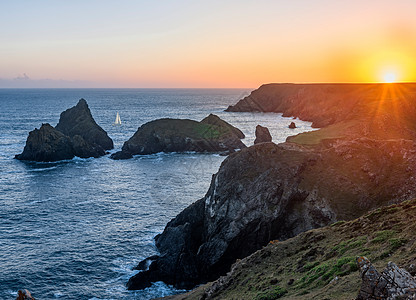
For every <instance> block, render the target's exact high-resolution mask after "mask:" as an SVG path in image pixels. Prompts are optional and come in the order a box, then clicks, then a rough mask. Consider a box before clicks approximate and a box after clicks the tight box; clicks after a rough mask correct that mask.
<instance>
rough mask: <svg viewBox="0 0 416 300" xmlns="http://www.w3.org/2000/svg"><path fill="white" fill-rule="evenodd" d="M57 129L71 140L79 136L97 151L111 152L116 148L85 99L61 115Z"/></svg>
mask: <svg viewBox="0 0 416 300" xmlns="http://www.w3.org/2000/svg"><path fill="white" fill-rule="evenodd" d="M56 129H57V130H59V131H61V132H62V133H63V134H65V135H67V136H69V137H71V138H73V137H75V136H77V135H78V136H79V137H82V139H84V140H85V142H86V143H87V144H89V145H91V146H92V147H94V148H96V149H97V148H99V147H100V148H102V149H103V150H109V149H113V147H114V145H113V140H112V139H111V138H110V137H109V136H108V135H107V133H106V132H105V131H104V129H102V128H101V127H100V126H99V125H98V124H97V123H96V122H95V120H94V118H93V117H92V115H91V111H90V109H89V107H88V104H87V101H85V99H80V100H79V101H78V104H77V105H76V106H74V107H72V108H70V109H67V110H66V111H64V112H62V113H61V116H60V119H59V123H58V125H56ZM78 140H79V138H78Z"/></svg>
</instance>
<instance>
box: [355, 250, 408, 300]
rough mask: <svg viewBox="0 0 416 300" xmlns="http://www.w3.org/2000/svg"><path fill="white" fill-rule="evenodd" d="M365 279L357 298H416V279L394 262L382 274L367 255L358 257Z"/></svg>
mask: <svg viewBox="0 0 416 300" xmlns="http://www.w3.org/2000/svg"><path fill="white" fill-rule="evenodd" d="M357 265H358V268H359V269H360V275H361V278H362V280H363V282H362V285H361V289H360V291H359V293H358V296H357V298H356V300H367V299H369V300H371V299H374V300H376V299H383V300H384V299H385V300H393V299H399V297H400V299H403V300H404V299H416V280H415V278H413V277H412V275H410V273H409V272H407V271H406V270H405V269H401V268H399V267H398V266H397V265H396V264H394V263H393V262H389V263H388V264H387V267H386V268H385V269H384V270H383V272H382V273H381V274H380V273H379V272H378V271H377V270H376V268H375V267H374V266H373V265H372V264H371V262H370V261H369V260H368V258H367V257H365V256H359V257H357Z"/></svg>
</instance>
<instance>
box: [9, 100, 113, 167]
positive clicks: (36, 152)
mask: <svg viewBox="0 0 416 300" xmlns="http://www.w3.org/2000/svg"><path fill="white" fill-rule="evenodd" d="M112 147H113V141H112V140H111V139H110V138H109V137H108V135H107V133H106V132H105V131H104V130H103V129H102V128H101V127H100V126H98V125H97V123H95V121H94V119H93V118H92V115H91V112H90V110H89V108H88V105H87V103H86V101H85V100H84V99H81V100H79V102H78V104H77V105H76V106H75V107H73V108H70V109H68V110H66V111H64V112H63V113H62V114H61V117H60V119H59V123H58V125H57V126H56V128H54V127H52V126H51V125H49V124H42V126H41V128H40V129H39V130H38V129H35V130H34V131H31V132H30V133H29V136H28V138H27V141H26V145H25V148H24V150H23V152H22V153H21V154H18V155H16V156H15V158H16V159H19V160H30V161H42V162H48V161H59V160H65V159H72V158H73V157H74V156H78V157H81V158H88V157H100V156H103V155H105V154H106V152H105V149H111V148H112Z"/></svg>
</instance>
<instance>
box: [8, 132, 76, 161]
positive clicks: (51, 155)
mask: <svg viewBox="0 0 416 300" xmlns="http://www.w3.org/2000/svg"><path fill="white" fill-rule="evenodd" d="M74 156H75V155H74V150H73V148H72V143H71V139H70V138H69V137H68V136H66V135H64V134H63V133H62V132H60V131H58V130H56V129H55V128H53V127H52V126H51V125H49V124H42V126H41V127H40V129H35V130H33V131H31V132H29V136H28V138H27V140H26V145H25V148H24V149H23V152H22V153H21V154H18V155H16V156H15V158H17V159H19V160H31V161H45V162H47V161H58V160H64V159H72V158H73V157H74Z"/></svg>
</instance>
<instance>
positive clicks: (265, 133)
mask: <svg viewBox="0 0 416 300" xmlns="http://www.w3.org/2000/svg"><path fill="white" fill-rule="evenodd" d="M271 141H272V136H271V135H270V132H269V129H268V128H267V127H263V126H261V125H257V126H256V139H255V140H254V144H259V143H268V142H271Z"/></svg>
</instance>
